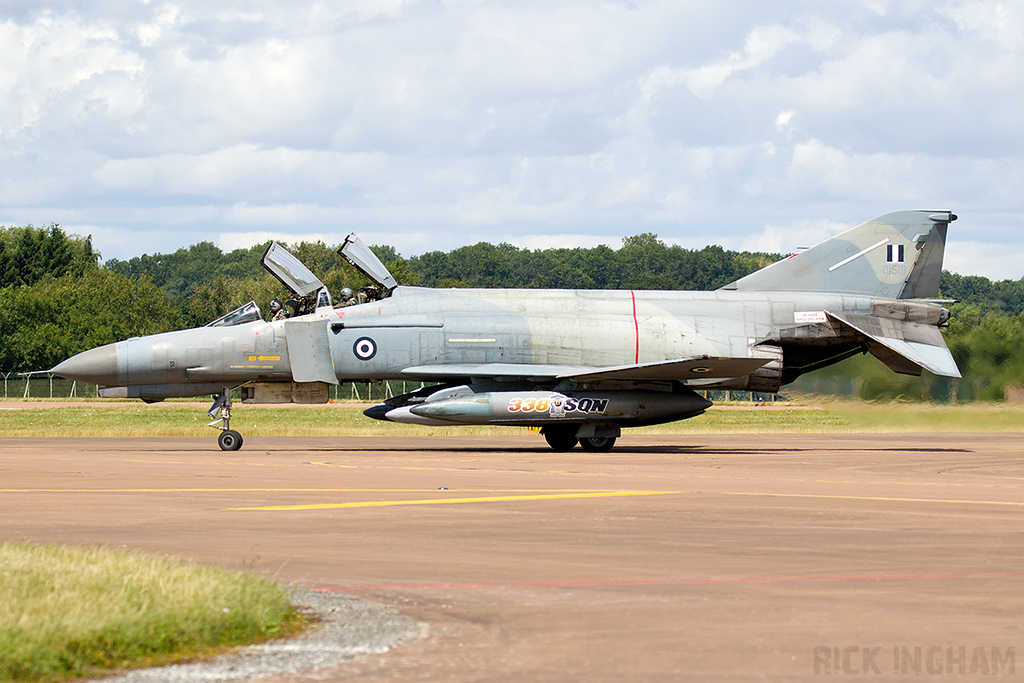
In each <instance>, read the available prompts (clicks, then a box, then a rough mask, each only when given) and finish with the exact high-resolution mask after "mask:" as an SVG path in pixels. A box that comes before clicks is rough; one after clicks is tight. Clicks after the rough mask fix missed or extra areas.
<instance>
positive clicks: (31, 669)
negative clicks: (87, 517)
mask: <svg viewBox="0 0 1024 683" xmlns="http://www.w3.org/2000/svg"><path fill="white" fill-rule="evenodd" d="M0 604H2V605H4V609H3V610H0V680H3V681H30V682H33V683H46V682H50V681H59V680H63V679H66V678H77V677H82V676H95V675H100V674H102V673H106V672H108V671H110V670H111V669H119V668H134V667H139V666H151V665H158V664H167V663H171V662H175V661H182V660H187V659H192V658H195V657H197V656H203V655H208V654H213V653H215V652H218V651H222V650H224V649H227V648H230V647H233V646H237V645H242V644H247V643H252V642H258V641H261V640H267V639H269V638H273V637H278V636H284V635H290V634H291V633H295V632H297V631H299V630H300V629H301V625H302V622H301V618H300V617H299V616H297V615H296V614H295V612H294V611H293V609H292V607H291V605H290V604H289V601H288V596H287V595H286V594H285V593H284V591H283V590H282V589H281V588H280V587H279V586H277V585H276V584H274V583H272V582H270V581H267V580H264V579H260V578H258V577H255V576H252V575H248V574H237V573H231V572H226V571H223V570H221V569H217V568H214V567H205V566H201V565H196V564H190V563H187V562H183V561H180V560H176V559H173V558H169V557H162V556H153V555H141V554H137V553H133V552H129V551H127V550H123V549H122V550H104V549H100V548H91V549H83V548H71V547H67V546H61V545H56V544H50V545H36V544H33V543H30V542H27V541H23V542H20V543H0Z"/></svg>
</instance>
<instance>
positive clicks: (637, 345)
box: [629, 289, 640, 363]
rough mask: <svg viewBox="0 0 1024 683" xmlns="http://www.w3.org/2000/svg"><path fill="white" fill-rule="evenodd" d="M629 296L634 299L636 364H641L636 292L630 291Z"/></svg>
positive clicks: (634, 360)
mask: <svg viewBox="0 0 1024 683" xmlns="http://www.w3.org/2000/svg"><path fill="white" fill-rule="evenodd" d="M629 296H630V298H632V299H633V329H634V330H636V356H635V358H634V359H633V362H634V363H639V362H640V322H639V321H638V320H637V319H636V292H634V291H633V290H632V289H631V290H629Z"/></svg>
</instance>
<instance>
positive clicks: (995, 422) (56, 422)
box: [0, 397, 1024, 437]
mask: <svg viewBox="0 0 1024 683" xmlns="http://www.w3.org/2000/svg"><path fill="white" fill-rule="evenodd" d="M47 405H48V406H51V407H46V406H43V405H40V407H38V408H36V407H34V406H33V404H27V406H26V407H24V408H20V409H18V410H0V434H3V435H4V436H22V437H37V436H64V437H80V436H128V437H131V436H138V437H144V436H200V437H203V436H205V437H213V436H214V435H215V432H214V430H212V429H210V428H209V427H207V426H206V423H207V422H208V421H209V417H207V415H206V411H205V408H206V406H205V404H197V403H164V404H158V405H152V406H147V405H143V404H141V403H111V404H110V405H108V406H96V405H93V404H90V405H85V406H82V405H76V404H74V403H67V404H59V407H52V406H53V404H52V403H48V404H47ZM362 409H363V407H362V406H354V405H346V404H343V403H342V404H332V405H327V406H289V407H273V406H246V405H236V407H235V410H234V412H233V417H232V420H231V426H232V428H233V429H237V430H238V431H240V432H241V433H242V434H243V435H244V436H247V437H248V436H449V435H460V434H461V435H476V436H483V435H503V434H508V433H510V432H509V430H510V429H514V428H510V427H502V426H481V427H468V426H458V425H453V426H451V427H424V426H419V425H407V424H397V423H394V422H380V421H377V420H371V419H370V418H368V417H366V416H364V415H363V414H362ZM766 432H767V433H805V434H816V433H826V434H827V433H843V432H874V433H888V432H975V433H980V432H1024V405H1021V404H1008V403H971V404H963V405H938V404H930V403H901V402H892V403H872V402H865V401H856V400H849V401H837V400H823V399H820V398H815V397H810V398H805V399H804V400H802V401H799V402H796V403H794V404H791V405H788V406H787V405H783V404H775V405H771V406H767V407H755V406H753V405H751V404H744V403H736V404H726V405H725V406H723V407H718V406H716V407H714V408H711V409H710V410H709V411H708V412H707V413H705V414H704V415H700V416H698V417H695V418H693V419H690V420H683V421H681V422H672V423H669V424H665V425H656V426H653V427H643V428H640V429H629V430H628V431H627V432H626V433H627V434H757V433H766Z"/></svg>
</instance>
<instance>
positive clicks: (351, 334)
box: [51, 211, 960, 451]
mask: <svg viewBox="0 0 1024 683" xmlns="http://www.w3.org/2000/svg"><path fill="white" fill-rule="evenodd" d="M956 218H957V217H956V215H954V214H953V213H951V212H949V211H900V212H896V213H889V214H885V215H883V216H880V217H878V218H876V219H874V220H871V221H868V222H866V223H863V224H861V225H858V226H857V227H855V228H852V229H850V230H847V231H846V232H843V233H842V234H839V235H837V236H835V237H833V238H831V239H828V240H826V241H824V242H822V243H820V244H818V245H816V246H814V247H811V248H809V249H806V250H804V251H802V252H800V253H798V254H796V255H794V256H791V257H789V258H786V259H784V260H781V261H779V262H777V263H774V264H772V265H770V266H767V267H766V268H763V269H761V270H759V271H756V272H754V273H752V274H750V275H747V276H746V277H743V278H740V279H739V280H736V281H735V282H732V283H730V284H728V285H726V286H724V287H722V288H720V289H717V290H715V291H710V292H690V291H609V290H536V289H530V290H513V289H428V288H421V287H400V286H398V283H397V282H396V281H395V279H394V278H393V277H392V276H391V274H390V273H389V272H388V271H387V269H386V268H385V267H384V266H383V265H382V264H381V262H380V260H379V259H377V257H376V256H375V255H374V254H373V252H372V251H371V250H370V249H369V248H367V247H366V245H365V244H363V242H361V241H360V240H359V239H358V237H356V236H355V235H350V236H349V237H348V238H347V239H346V240H345V243H344V244H343V245H342V247H341V249H340V250H339V252H340V253H341V254H342V255H343V256H345V257H346V258H347V259H348V260H349V261H350V262H351V263H352V264H353V265H355V266H356V267H357V268H359V269H360V270H361V271H362V272H363V273H365V274H366V275H367V276H369V277H370V278H371V279H372V280H373V281H374V282H375V283H376V286H375V287H372V288H368V289H367V290H365V291H363V292H362V293H361V296H360V301H361V303H356V304H355V305H346V306H335V305H334V304H333V303H332V299H331V295H330V293H329V292H328V291H327V289H326V288H325V287H324V286H323V283H322V282H320V280H319V279H317V278H316V276H315V275H313V273H312V272H310V271H309V270H308V269H307V268H306V267H305V266H304V265H303V264H302V263H301V262H299V261H298V259H296V258H295V257H294V256H292V255H291V254H290V253H288V252H287V251H286V250H285V249H284V248H282V247H281V246H280V245H278V244H271V246H270V248H269V249H268V250H267V252H266V254H265V255H264V257H263V265H264V266H265V267H266V268H267V269H268V270H270V271H271V272H272V273H274V275H275V276H277V278H278V279H279V280H280V281H281V282H282V283H284V284H285V285H287V286H288V287H289V288H291V289H292V291H293V292H294V294H295V298H296V300H297V301H298V302H299V305H298V306H297V309H298V310H297V311H295V315H294V316H293V317H289V318H286V319H282V320H270V321H268V320H265V319H264V318H263V317H262V314H261V313H260V309H259V307H258V306H257V305H256V303H255V302H250V303H249V304H247V305H245V306H243V307H241V308H239V309H237V310H235V311H232V312H231V313H228V314H227V315H225V316H223V317H222V318H219V319H217V320H215V321H213V322H211V323H210V324H208V325H206V326H204V327H200V328H195V329H189V330H180V331H176V332H168V333H164V334H156V335H151V336H148V337H142V338H133V339H128V340H126V341H122V342H118V343H116V344H109V345H107V346H101V347H98V348H95V349H91V350H89V351H85V352H83V353H80V354H78V355H76V356H74V357H72V358H70V359H68V360H66V361H64V362H62V363H60V364H59V365H58V366H57V367H55V368H53V370H52V371H51V372H53V373H54V374H56V375H60V376H62V377H66V378H68V379H74V380H78V381H82V382H89V383H93V384H97V385H102V386H103V387H105V388H103V389H101V390H100V394H101V395H102V396H112V397H113V396H118V397H133V398H140V399H142V400H143V401H146V402H155V401H161V400H163V399H165V398H170V397H186V396H201V395H208V394H212V395H214V397H215V401H214V403H213V405H212V406H211V408H210V411H209V412H210V415H211V417H213V418H214V421H213V422H211V423H210V426H213V427H216V428H218V429H219V430H220V435H219V438H218V443H219V445H220V447H221V448H222V449H224V450H236V449H238V448H240V447H241V445H242V437H241V435H240V434H239V433H238V432H237V431H235V430H232V429H231V428H230V419H231V408H232V392H233V390H235V389H239V388H240V394H241V396H242V400H243V402H247V401H252V402H281V401H289V402H296V403H323V402H326V401H327V400H328V389H329V387H330V385H336V384H338V383H339V382H348V381H379V380H413V381H419V382H421V383H423V388H421V389H419V390H417V391H413V392H411V393H407V394H404V395H401V396H397V397H395V398H392V399H389V400H387V401H385V402H384V403H382V404H380V405H377V406H374V407H372V408H370V409H368V410H366V411H365V413H366V415H367V416H369V417H372V418H375V419H378V420H389V421H393V422H405V423H413V424H422V425H480V424H498V425H514V426H532V427H539V428H540V431H541V433H542V434H543V435H544V436H545V438H546V440H547V442H548V444H549V445H550V446H551V447H552V448H554V449H555V450H559V451H566V450H569V449H571V448H573V447H575V446H576V444H579V445H580V446H581V447H582V448H583V449H584V450H588V451H606V450H608V449H610V448H611V447H612V446H613V445H614V443H615V440H616V438H617V437H618V436H619V435H620V433H621V430H622V429H623V428H625V427H636V426H641V425H652V424H659V423H665V422H672V421H676V420H683V419H688V418H691V417H695V416H697V415H700V414H701V413H703V412H704V411H705V410H706V409H707V408H708V407H710V406H711V405H712V404H711V402H710V401H708V400H706V399H705V398H703V397H702V396H701V395H700V394H698V393H697V392H698V391H700V390H707V389H716V390H721V389H732V390H742V391H752V392H764V393H774V392H778V391H779V389H780V388H781V387H782V386H783V385H785V384H788V383H790V382H792V381H793V380H795V379H796V378H797V377H799V376H800V375H802V374H804V373H805V372H810V371H812V370H816V369H818V368H822V367H825V366H827V365H830V364H832V363H836V362H838V361H840V360H843V359H845V358H848V357H850V356H853V355H855V354H859V353H871V354H873V355H874V356H875V357H877V358H878V359H879V360H881V361H882V362H883V363H884V364H885V365H887V366H888V367H889V368H891V369H892V370H894V371H895V372H898V373H904V374H909V375H920V374H921V372H922V370H928V371H929V372H931V373H934V374H936V375H942V376H945V377H960V372H959V370H958V369H957V366H956V363H955V362H954V360H953V357H952V355H951V354H950V352H949V349H948V348H947V347H946V345H945V342H944V341H943V338H942V334H941V332H940V328H941V327H943V326H944V325H945V324H946V322H947V320H948V319H949V315H950V314H949V311H948V310H947V309H946V308H944V307H943V305H944V304H948V303H951V302H949V301H941V300H937V299H936V297H937V296H938V293H939V277H940V274H941V272H942V257H943V251H944V248H945V242H946V231H947V229H948V227H949V224H950V223H951V222H952V221H954V220H956Z"/></svg>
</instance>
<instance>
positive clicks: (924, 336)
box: [826, 311, 961, 379]
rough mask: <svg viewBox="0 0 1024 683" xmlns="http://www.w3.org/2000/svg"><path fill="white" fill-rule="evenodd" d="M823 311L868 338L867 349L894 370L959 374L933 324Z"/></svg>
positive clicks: (953, 375)
mask: <svg viewBox="0 0 1024 683" xmlns="http://www.w3.org/2000/svg"><path fill="white" fill-rule="evenodd" d="M826 313H827V315H828V316H829V317H830V318H832V319H833V320H835V321H837V322H839V323H841V324H843V325H846V326H848V327H850V328H852V329H853V330H855V331H857V332H859V333H860V334H862V335H864V336H865V337H867V338H868V339H870V340H871V342H869V343H868V350H869V351H871V354H872V355H873V356H875V357H876V358H878V359H879V360H880V361H882V362H883V363H885V364H886V365H887V366H888V367H889V368H890V369H891V370H893V371H894V372H899V373H902V374H905V375H920V374H921V370H922V369H924V370H927V371H928V372H930V373H932V374H933V375H941V376H943V377H954V378H957V379H959V378H960V377H961V375H960V369H959V368H957V366H956V361H955V360H953V354H951V353H950V352H949V348H948V347H947V346H946V342H945V340H943V338H942V333H941V332H939V329H938V328H937V327H933V326H931V325H921V324H918V323H909V322H905V321H900V320H892V319H888V318H878V317H875V316H867V315H850V314H845V315H840V314H837V313H832V312H831V311H828V312H826Z"/></svg>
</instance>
